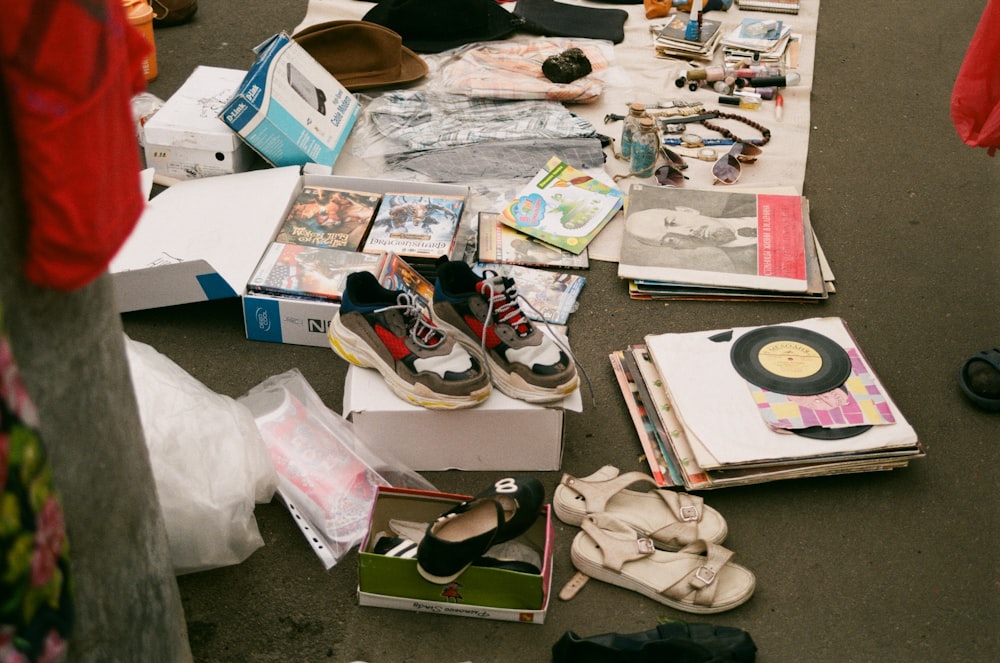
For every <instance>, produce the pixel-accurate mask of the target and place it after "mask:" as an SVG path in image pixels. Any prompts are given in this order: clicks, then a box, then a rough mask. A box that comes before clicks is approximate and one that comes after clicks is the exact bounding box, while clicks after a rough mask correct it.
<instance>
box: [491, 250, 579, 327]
mask: <svg viewBox="0 0 1000 663" xmlns="http://www.w3.org/2000/svg"><path fill="white" fill-rule="evenodd" d="M473 268H474V269H475V270H476V271H477V272H478V273H480V274H482V273H484V272H486V271H491V272H494V273H496V274H500V275H502V276H507V277H510V278H512V279H514V283H515V285H516V286H517V294H518V295H520V296H521V297H523V298H524V300H525V302H527V305H526V306H522V307H521V308H522V310H523V311H524V313H525V315H527V316H528V317H529V318H531V319H532V320H541V321H544V322H548V323H551V324H554V325H565V324H566V323H567V322H568V320H569V316H570V314H571V313H572V312H573V311H575V310H576V303H577V298H578V297H579V296H580V291H581V290H582V289H583V286H584V284H585V283H586V281H587V279H586V278H585V277H583V276H580V275H578V274H568V273H566V272H552V271H548V270H544V269H536V268H534V267H525V266H522V265H501V264H498V263H476V265H474V266H473Z"/></svg>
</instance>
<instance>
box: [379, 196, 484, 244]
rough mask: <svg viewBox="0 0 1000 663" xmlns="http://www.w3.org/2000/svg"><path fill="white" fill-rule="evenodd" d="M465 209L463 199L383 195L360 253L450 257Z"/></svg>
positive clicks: (459, 197) (460, 197)
mask: <svg viewBox="0 0 1000 663" xmlns="http://www.w3.org/2000/svg"><path fill="white" fill-rule="evenodd" d="M464 206H465V198H464V197H463V196H444V195H423V194H411V193H386V194H385V195H384V196H383V197H382V204H381V205H379V208H378V212H376V214H375V220H374V221H372V227H371V230H369V232H368V238H367V239H366V240H365V242H364V248H363V249H362V250H363V251H364V252H365V253H390V252H392V253H395V254H397V255H400V256H406V257H423V258H437V257H438V256H442V255H450V254H451V250H452V248H453V246H454V243H455V238H456V236H457V235H458V229H459V222H460V220H461V218H462V209H463V208H464Z"/></svg>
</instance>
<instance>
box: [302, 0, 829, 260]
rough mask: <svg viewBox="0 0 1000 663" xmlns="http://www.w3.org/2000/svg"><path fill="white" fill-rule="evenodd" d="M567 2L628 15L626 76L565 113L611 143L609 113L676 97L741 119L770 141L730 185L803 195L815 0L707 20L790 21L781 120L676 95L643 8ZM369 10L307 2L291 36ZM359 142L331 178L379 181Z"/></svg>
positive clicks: (610, 168)
mask: <svg viewBox="0 0 1000 663" xmlns="http://www.w3.org/2000/svg"><path fill="white" fill-rule="evenodd" d="M570 1H571V3H572V4H580V5H584V6H589V7H596V8H605V9H612V8H613V9H623V10H625V11H627V12H628V14H629V18H628V20H627V21H626V22H625V40H624V41H623V42H622V43H620V44H616V45H614V57H615V62H614V63H613V64H614V65H615V66H616V67H619V68H621V69H622V70H623V72H624V75H623V76H619V77H616V80H615V84H614V85H609V86H608V87H606V89H605V91H604V95H603V96H602V98H601V99H599V100H598V101H597V102H595V103H591V104H573V105H570V106H569V108H570V110H571V111H572V112H574V113H577V114H578V115H580V116H581V117H583V118H586V119H587V120H589V121H590V122H591V123H592V124H593V125H594V127H595V128H596V129H597V131H598V132H599V133H603V134H605V135H608V136H611V137H613V138H615V139H616V141H617V139H618V138H619V135H620V133H621V122H613V123H610V124H605V123H604V117H605V116H606V115H607V114H609V113H615V114H619V115H624V114H625V113H627V108H628V104H629V103H631V102H633V101H638V102H642V103H646V104H647V105H652V104H655V103H656V102H659V101H668V100H671V99H678V98H680V99H684V100H687V101H702V102H704V103H705V104H706V106H707V107H708V108H721V109H722V110H723V111H726V112H731V113H733V112H734V113H738V114H740V115H743V116H745V117H747V118H749V119H751V120H753V121H755V122H757V123H760V124H762V125H764V126H765V127H767V128H769V129H770V130H771V136H772V137H771V140H770V142H769V143H768V144H767V145H766V146H765V147H764V154H763V156H762V157H761V158H760V159H759V160H758V162H757V163H755V164H751V165H745V166H744V167H743V173H742V175H741V178H740V181H739V183H738V184H737V185H735V186H736V187H738V188H740V189H745V190H753V191H763V190H768V189H772V188H774V187H785V188H787V187H793V188H794V190H795V191H796V192H798V193H802V188H803V180H804V179H805V169H806V157H807V154H808V149H809V129H810V127H809V100H810V93H811V88H812V74H813V62H814V56H815V43H816V25H817V19H818V17H819V0H805V1H804V2H803V3H802V6H801V10H800V12H799V14H797V15H781V14H761V13H756V12H748V11H742V10H739V9H738V8H736V7H735V6H734V7H733V8H731V9H730V10H729V11H727V12H719V11H715V12H710V13H709V14H707V16H711V17H712V18H715V19H721V20H722V21H723V30H727V31H728V30H729V29H732V28H734V27H736V26H737V25H739V23H740V21H742V20H743V19H744V18H748V17H760V18H772V19H773V18H778V19H780V20H783V21H787V22H788V23H789V24H791V26H792V30H793V33H794V34H798V35H801V46H800V53H799V61H798V69H797V71H798V72H799V74H800V75H801V82H800V84H799V85H797V86H795V87H788V88H785V89H784V91H783V96H784V116H783V118H782V120H781V121H778V120H777V119H776V118H775V115H774V103H773V102H771V101H765V102H764V103H763V105H762V107H761V108H760V109H758V110H756V111H754V110H740V109H739V108H737V107H733V106H720V105H719V104H718V103H717V100H718V96H719V95H718V93H717V92H715V91H714V90H712V89H711V88H710V87H706V88H702V89H700V90H698V91H697V92H691V91H689V90H688V89H687V88H678V87H677V86H676V85H675V83H674V81H675V80H676V79H677V78H678V76H680V75H682V74H683V72H684V70H685V69H688V68H689V65H688V64H686V63H684V62H682V61H679V60H668V59H660V58H657V57H656V56H655V51H654V48H653V42H652V34H651V32H650V26H651V24H654V23H658V22H662V21H663V19H652V20H650V19H647V18H646V16H645V10H644V7H643V5H617V4H610V3H600V2H588V1H586V0H570ZM373 6H374V4H373V3H369V2H363V1H361V0H311V1H310V3H309V7H308V9H307V11H306V16H305V17H304V19H303V21H302V22H301V23H300V24H299V26H297V27H296V29H295V31H298V30H301V29H302V28H305V27H307V26H310V25H315V24H317V23H322V22H325V21H332V20H338V19H361V18H362V17H363V16H364V15H365V14H366V13H367V12H368V11H369V10H370V9H371V8H372V7H373ZM503 6H504V7H505V8H506V9H508V10H513V9H514V7H515V5H514V4H513V3H508V4H505V5H503ZM538 38H539V37H536V36H534V35H530V34H527V33H520V32H519V33H515V35H514V36H512V37H510V39H518V40H530V39H538ZM424 57H425V59H427V60H429V61H433V59H434V58H436V57H440V56H434V55H430V56H424ZM721 57H722V51H721V48H720V49H719V51H718V52H717V54H716V62H717V63H718V62H720V61H721ZM699 66H700V65H699ZM433 69H434V67H433V64H432V66H431V74H430V76H433V75H434V74H433ZM429 82H430V81H429V79H425V80H424V81H423V82H422V83H421V84H418V85H417V87H419V86H420V85H427V84H428V83H429ZM718 123H719V124H721V125H723V126H725V127H726V128H728V129H729V130H730V131H732V132H733V133H735V134H736V135H737V136H740V137H741V138H759V132H758V131H756V130H755V129H753V128H751V127H749V126H747V125H745V124H742V123H739V122H735V121H731V120H723V121H719V122H718ZM692 130H693V131H694V132H695V133H698V134H700V135H703V136H706V137H708V136H715V135H716V134H714V133H713V132H711V131H709V130H707V129H705V128H704V127H701V126H700V125H692ZM358 139H359V133H358V132H355V134H353V135H352V136H351V138H350V139H349V140H348V143H347V146H346V149H345V150H344V152H343V153H342V154H341V156H340V157H339V158H338V160H337V163H336V164H335V166H334V173H335V174H338V175H361V176H368V177H372V176H378V175H379V174H380V173H377V172H372V167H371V166H370V165H369V164H368V163H367V162H366V161H364V160H362V159H360V158H359V157H357V156H356V155H355V154H354V153H353V152H354V149H355V146H354V144H353V143H354V141H356V140H358ZM606 152H607V153H608V155H609V156H608V161H607V163H606V165H605V170H606V171H607V173H608V175H611V176H613V175H617V174H625V173H627V172H628V164H627V163H626V162H624V161H621V160H617V159H615V158H614V157H613V156H612V155H611V150H610V149H608V150H606ZM685 161H686V162H687V163H688V164H690V166H689V169H688V174H689V176H690V179H689V180H688V181H687V182H685V186H686V187H692V188H712V186H713V185H712V181H713V178H712V176H711V165H712V164H711V163H709V162H703V161H698V160H697V159H694V158H686V159H685ZM539 167H541V164H539ZM631 181H636V180H635V179H634V178H629V179H625V180H622V181H621V182H620V185H621V187H622V188H627V187H628V185H629V183H630V182H631ZM621 216H622V215H621V214H619V215H618V217H617V218H616V219H615V220H614V221H612V222H611V223H610V224H608V226H606V227H605V230H603V231H602V232H601V234H600V235H599V236H598V237H597V239H596V240H595V241H594V242H593V243H591V245H590V257H591V258H592V259H595V260H611V261H617V259H618V247H619V246H620V243H621V225H622V221H621Z"/></svg>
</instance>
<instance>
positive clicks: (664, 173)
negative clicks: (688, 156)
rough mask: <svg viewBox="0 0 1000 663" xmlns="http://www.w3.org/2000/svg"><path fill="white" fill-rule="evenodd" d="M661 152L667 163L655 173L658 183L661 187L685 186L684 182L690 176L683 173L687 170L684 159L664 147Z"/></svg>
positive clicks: (661, 147)
mask: <svg viewBox="0 0 1000 663" xmlns="http://www.w3.org/2000/svg"><path fill="white" fill-rule="evenodd" d="M660 152H661V153H662V154H663V158H664V159H666V161H667V162H666V163H665V164H663V165H662V166H660V167H659V168H657V169H656V171H655V172H654V173H653V177H655V178H656V183H657V184H659V185H660V186H683V185H684V180H686V179H688V176H687V175H685V174H684V173H683V172H681V171H683V170H685V169H686V168H687V164H686V163H684V159H682V158H681V157H680V155H678V154H677V153H676V152H674V151H673V150H669V149H667V148H666V147H665V146H662V145H661V146H660Z"/></svg>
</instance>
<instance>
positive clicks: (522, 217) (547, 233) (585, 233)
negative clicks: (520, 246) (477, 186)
mask: <svg viewBox="0 0 1000 663" xmlns="http://www.w3.org/2000/svg"><path fill="white" fill-rule="evenodd" d="M624 198H625V194H624V193H623V192H622V191H620V190H619V189H617V188H615V187H613V186H610V185H608V184H605V183H604V182H601V181H600V180H598V179H595V178H594V177H591V176H590V175H588V174H587V173H584V172H583V171H581V170H577V169H576V168H574V167H572V166H570V165H569V164H567V163H566V162H564V161H562V160H560V159H559V157H552V158H551V159H549V161H548V163H546V164H545V167H544V168H542V169H541V170H539V171H538V173H537V174H536V175H535V177H533V178H532V180H531V182H529V183H528V185H527V186H526V187H525V188H524V189H523V190H522V191H521V192H520V195H519V196H518V197H517V198H516V199H515V200H513V201H511V202H510V203H509V204H508V205H507V206H506V208H504V210H503V212H502V219H501V221H502V223H503V224H505V225H507V226H510V227H511V228H514V229H515V230H518V231H520V232H522V233H525V234H527V235H531V236H532V237H536V238H538V239H540V240H542V241H543V242H546V243H548V244H551V245H553V246H556V247H559V248H561V249H564V250H566V251H569V252H570V253H573V254H580V253H582V252H583V250H584V249H585V248H587V244H589V243H590V242H591V241H592V240H593V239H594V237H596V236H597V233H599V232H600V231H601V230H602V229H603V228H604V226H605V225H607V223H608V221H610V220H611V219H612V217H614V215H615V214H617V213H618V210H620V209H621V208H622V205H623V203H624Z"/></svg>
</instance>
